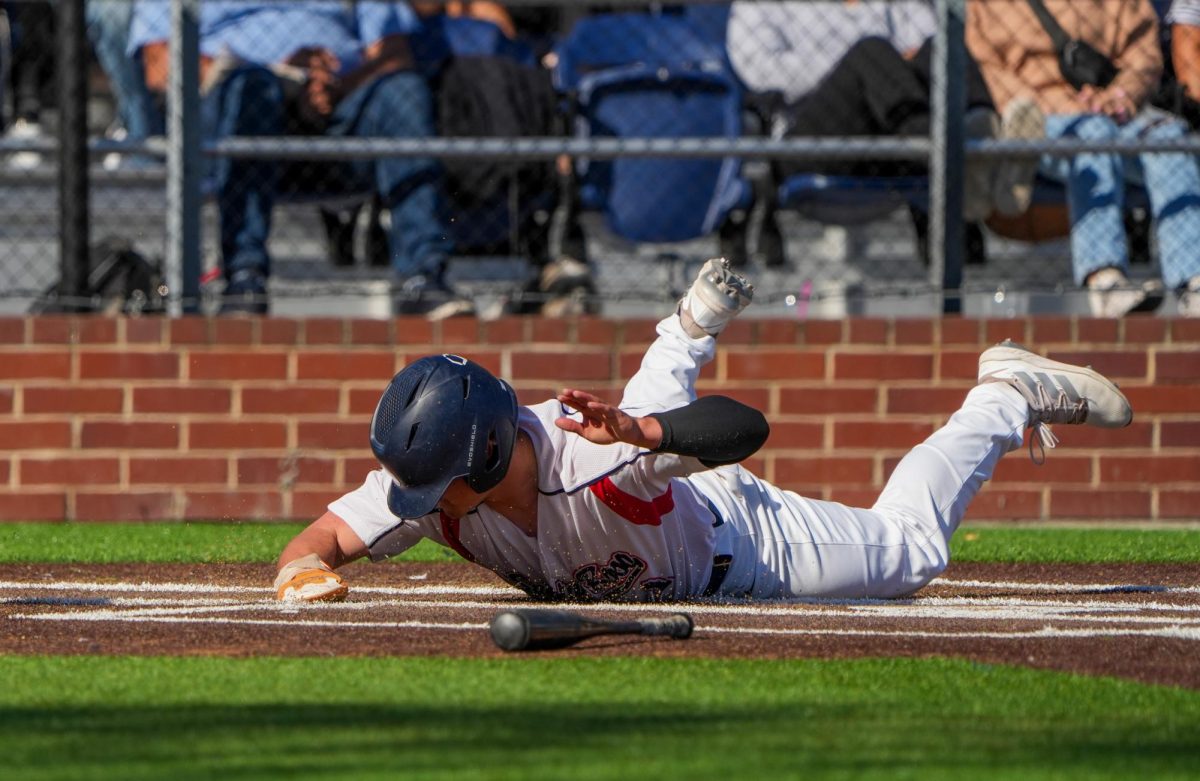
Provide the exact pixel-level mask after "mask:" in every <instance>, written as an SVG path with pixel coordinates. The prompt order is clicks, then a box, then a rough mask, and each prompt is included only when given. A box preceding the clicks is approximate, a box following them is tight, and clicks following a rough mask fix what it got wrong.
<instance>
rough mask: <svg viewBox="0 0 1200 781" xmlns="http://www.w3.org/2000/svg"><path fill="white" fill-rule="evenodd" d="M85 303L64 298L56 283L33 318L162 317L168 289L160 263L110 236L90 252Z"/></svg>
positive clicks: (36, 307)
mask: <svg viewBox="0 0 1200 781" xmlns="http://www.w3.org/2000/svg"><path fill="white" fill-rule="evenodd" d="M89 256H90V261H91V262H90V264H89V265H90V269H89V271H88V276H87V286H86V290H85V291H84V297H85V299H86V300H80V299H79V298H76V297H70V298H68V297H65V296H64V294H63V291H62V282H61V280H60V281H59V282H55V283H54V284H53V285H51V286H50V288H48V289H47V290H46V292H45V293H44V294H43V295H42V296H41V297H40V298H39V299H38V300H37V301H35V302H34V304H33V306H32V307H31V309H30V311H31V312H32V313H33V314H54V313H62V312H79V311H89V312H95V313H98V314H105V315H116V314H126V315H135V316H136V315H145V314H163V313H164V312H165V311H166V308H167V295H168V291H167V286H166V282H165V280H164V279H163V274H162V267H161V263H160V262H159V261H158V260H157V259H156V260H153V261H152V260H148V259H147V258H146V257H145V256H144V255H142V254H141V253H140V252H138V251H137V250H136V249H134V248H133V244H132V243H131V242H130V241H129V240H128V239H124V238H120V237H116V236H110V237H108V238H105V239H104V240H102V241H100V242H99V243H98V244H96V245H95V246H94V247H92V248H91V250H90V251H89Z"/></svg>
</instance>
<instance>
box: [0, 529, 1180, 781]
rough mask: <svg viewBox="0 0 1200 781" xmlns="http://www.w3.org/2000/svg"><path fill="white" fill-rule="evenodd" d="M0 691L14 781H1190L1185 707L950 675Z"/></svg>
mask: <svg viewBox="0 0 1200 781" xmlns="http://www.w3.org/2000/svg"><path fill="white" fill-rule="evenodd" d="M298 528H299V527H297V526H295V525H285V524H261V525H218V524H162V525H140V524H6V525H0V563H14V562H37V561H78V562H100V561H102V562H114V561H172V562H197V563H202V562H210V561H271V560H273V559H274V558H275V555H276V553H277V551H278V550H279V548H280V547H281V546H282V544H283V543H284V542H286V540H287V539H288V538H289V537H290V536H291V535H292V534H294V533H295V531H296V530H297V529H298ZM410 555H411V556H412V557H414V558H421V559H425V560H430V559H442V558H447V557H446V554H445V553H443V552H442V551H440V550H439V549H437V548H435V547H432V546H431V547H428V548H426V547H420V548H418V549H416V550H414V551H412V552H410ZM955 557H956V558H957V559H958V560H976V561H1039V562H1087V561H1097V562H1116V561H1146V562H1198V561H1200V532H1196V531H1192V530H1180V531H1169V530H1156V531H1140V530H1124V529H1032V528H1019V529H1012V528H992V527H979V528H972V529H965V530H963V531H962V532H960V533H959V535H958V537H957V538H956V546H955ZM134 631H136V630H134ZM210 631H219V630H210ZM0 681H3V685H0V756H3V757H4V760H3V763H2V764H0V768H2V770H0V773H2V774H3V777H4V778H12V779H19V780H20V781H24V780H25V779H29V780H31V781H33V780H35V779H37V780H42V779H46V780H49V779H72V780H74V779H104V780H105V781H108V780H110V779H111V780H112V781H141V780H142V779H145V780H147V781H148V780H149V779H184V780H185V781H186V780H190V779H208V778H214V779H215V778H220V779H226V780H227V779H237V780H241V779H265V778H284V777H286V778H295V779H340V780H346V779H349V780H351V781H356V780H357V779H384V778H387V779H485V778H486V779H493V778H494V779H573V780H575V779H578V780H580V781H582V780H584V779H630V780H631V781H632V780H633V779H636V780H637V781H643V780H644V779H645V780H649V779H688V780H689V781H690V780H692V779H710V778H711V779H721V780H722V781H725V780H727V779H785V778H787V779H790V778H798V779H825V778H844V779H851V778H853V779H873V778H879V779H884V778H886V779H908V778H911V779H920V780H921V781H926V780H927V779H940V778H948V779H949V778H954V779H961V778H967V779H974V778H988V779H997V778H1011V779H1118V778H1121V779H1124V778H1136V779H1139V780H1142V779H1162V778H1196V777H1197V774H1198V772H1200V771H1198V770H1197V768H1200V692H1197V691H1190V690H1182V689H1176V688H1170V687H1161V686H1146V685H1141V684H1137V683H1132V682H1128V681H1120V680H1114V679H1108V678H1090V677H1082V676H1075V675H1067V674H1061V673H1054V672H1045V671H1038V670H1029V669H1022V668H1016V667H1006V666H996V665H982V664H977V663H972V662H967V661H962V660H955V659H869V660H857V661H820V660H788V661H751V660H724V661H722V660H699V659H697V660H680V659H654V658H583V657H577V656H571V655H570V654H546V655H537V656H530V657H513V658H506V659H499V660H495V659H493V660H473V659H440V658H434V659H429V658H386V659H346V658H304V659H295V658H269V659H264V658H257V659H223V658H132V657H94V656H93V657H88V656H80V657H45V656H42V657H39V656H32V657H17V656H0Z"/></svg>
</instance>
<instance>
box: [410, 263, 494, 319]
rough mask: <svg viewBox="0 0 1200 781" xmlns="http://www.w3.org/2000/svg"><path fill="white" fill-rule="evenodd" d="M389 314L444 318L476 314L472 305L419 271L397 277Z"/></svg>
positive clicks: (465, 298) (469, 301) (468, 300)
mask: <svg viewBox="0 0 1200 781" xmlns="http://www.w3.org/2000/svg"><path fill="white" fill-rule="evenodd" d="M392 313H393V314H395V315H397V316H419V317H424V318H425V319H426V320H445V319H446V318H448V317H465V316H468V315H473V314H475V304H474V303H473V302H472V301H471V299H469V298H467V297H465V296H461V295H459V294H458V293H455V292H454V291H453V290H451V289H450V288H448V287H446V286H445V285H444V284H442V283H441V282H438V281H435V280H431V279H429V277H426V276H423V275H420V274H418V275H416V276H411V277H405V278H402V279H399V280H397V282H396V286H395V288H394V289H393V293H392Z"/></svg>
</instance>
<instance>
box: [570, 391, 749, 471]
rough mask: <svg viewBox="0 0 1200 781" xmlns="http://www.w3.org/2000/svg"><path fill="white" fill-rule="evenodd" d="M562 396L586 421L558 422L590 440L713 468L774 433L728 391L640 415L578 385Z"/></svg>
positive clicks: (742, 454) (743, 455)
mask: <svg viewBox="0 0 1200 781" xmlns="http://www.w3.org/2000/svg"><path fill="white" fill-rule="evenodd" d="M558 401H559V402H560V403H561V404H563V405H565V406H567V407H570V408H571V409H574V410H576V411H578V412H579V413H580V415H581V416H582V420H575V419H573V418H568V417H562V418H558V419H557V420H556V421H555V425H557V426H558V427H559V428H561V429H563V430H564V431H570V432H572V433H574V434H578V435H579V436H581V437H583V438H584V439H586V440H588V441H589V442H595V443H597V444H600V445H611V444H613V443H616V442H628V443H629V444H631V445H636V446H638V447H643V448H646V449H647V450H654V451H658V452H663V453H675V454H677V455H681V456H691V457H693V458H697V459H699V460H700V462H701V463H702V464H704V465H705V466H709V467H713V466H720V465H722V464H735V463H737V462H738V461H742V460H744V459H746V458H749V457H750V456H752V455H754V453H755V452H757V451H758V449H759V448H760V447H762V446H763V444H765V443H766V441H767V437H768V436H770V433H771V428H770V426H769V425H768V424H767V419H766V417H764V416H763V414H762V413H761V412H759V411H758V410H756V409H754V408H753V407H748V406H746V405H745V404H742V403H740V402H737V401H734V400H733V399H730V398H728V397H725V396H705V397H703V398H700V399H697V400H696V401H693V402H692V403H691V404H687V405H685V406H682V407H677V408H675V409H672V410H669V411H667V412H656V413H653V414H651V415H647V416H645V417H641V418H639V417H633V416H632V415H629V414H628V413H626V412H624V411H622V410H620V409H618V408H617V407H614V406H612V405H611V404H608V403H606V402H604V401H601V400H600V399H599V398H597V397H596V396H593V395H592V394H590V393H586V392H584V391H580V390H572V389H569V388H566V389H563V391H562V392H561V393H559V394H558Z"/></svg>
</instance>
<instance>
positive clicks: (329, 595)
mask: <svg viewBox="0 0 1200 781" xmlns="http://www.w3.org/2000/svg"><path fill="white" fill-rule="evenodd" d="M349 591H350V587H349V586H347V585H346V581H344V580H342V578H341V576H340V575H338V574H337V573H336V572H334V571H333V570H332V569H331V568H330V566H329V565H328V564H326V563H325V562H323V561H321V558H320V557H319V556H317V554H315V553H310V554H308V555H307V556H301V557H300V558H298V559H296V560H295V561H292V562H289V563H287V564H285V565H284V567H283V569H281V570H279V574H278V575H276V576H275V592H276V594H278V595H279V598H280V599H281V600H283V601H285V602H341V601H342V600H343V599H345V598H346V594H347V593H349Z"/></svg>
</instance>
